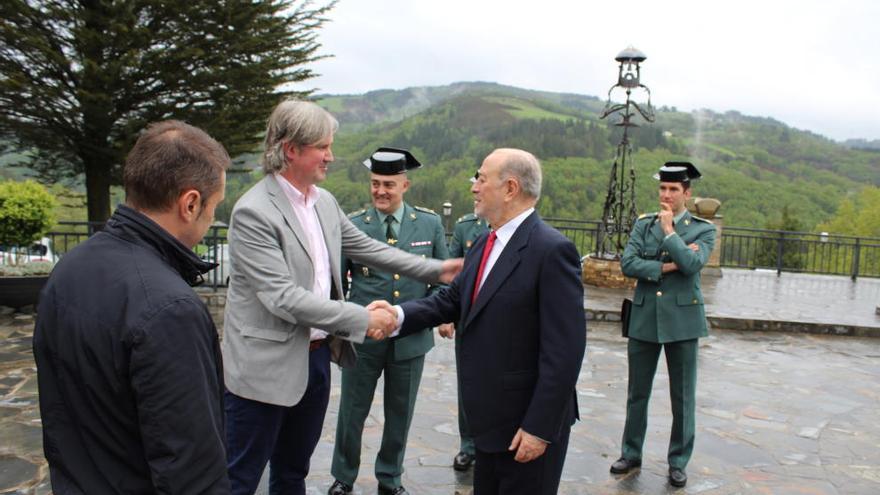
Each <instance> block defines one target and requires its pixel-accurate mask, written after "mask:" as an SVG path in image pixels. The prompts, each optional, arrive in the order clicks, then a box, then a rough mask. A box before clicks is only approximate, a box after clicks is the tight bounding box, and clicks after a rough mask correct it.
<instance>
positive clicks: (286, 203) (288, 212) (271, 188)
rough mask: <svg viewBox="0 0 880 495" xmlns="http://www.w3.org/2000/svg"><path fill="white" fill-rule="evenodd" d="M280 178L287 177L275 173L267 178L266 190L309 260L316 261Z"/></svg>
mask: <svg viewBox="0 0 880 495" xmlns="http://www.w3.org/2000/svg"><path fill="white" fill-rule="evenodd" d="M279 180H285V179H283V178H278V177H275V176H273V175H270V176H267V177H266V178H265V181H266V190H267V191H268V192H269V201H271V202H272V204H273V205H275V208H278V210H279V211H280V212H281V216H283V217H284V221H285V222H286V223H287V226H288V227H290V230H291V231H292V232H293V235H294V236H295V237H296V240H297V241H299V243H300V244H301V245H302V247H303V250H305V252H306V253H307V254H308V256H309V260H310V261H311V262H312V263H314V260H313V259H312V254H311V251H312V250H311V246H309V241H308V237H306V232H305V230H303V226H302V225H301V224H300V223H299V219H297V218H296V213H294V211H293V206H292V205H291V204H290V200H289V199H287V195H286V194H284V191H283V190H281V185H279V184H278V181H279Z"/></svg>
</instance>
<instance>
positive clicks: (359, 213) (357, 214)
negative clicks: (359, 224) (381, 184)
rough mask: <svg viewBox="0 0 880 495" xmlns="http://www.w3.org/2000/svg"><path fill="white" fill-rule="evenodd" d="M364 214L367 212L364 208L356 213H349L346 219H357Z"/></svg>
mask: <svg viewBox="0 0 880 495" xmlns="http://www.w3.org/2000/svg"><path fill="white" fill-rule="evenodd" d="M366 212H367V209H366V208H363V209H361V210H358V211H353V212H351V213H349V214H348V218H354V217H359V216H361V215H363V214H364V213H366Z"/></svg>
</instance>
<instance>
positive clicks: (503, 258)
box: [464, 212, 538, 327]
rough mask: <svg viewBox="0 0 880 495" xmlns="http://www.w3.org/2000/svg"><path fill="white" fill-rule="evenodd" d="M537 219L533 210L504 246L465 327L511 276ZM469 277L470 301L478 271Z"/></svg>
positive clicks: (471, 309) (477, 268) (468, 316)
mask: <svg viewBox="0 0 880 495" xmlns="http://www.w3.org/2000/svg"><path fill="white" fill-rule="evenodd" d="M537 220H538V213H537V212H533V213H532V214H531V215H529V216H528V217H526V219H525V220H523V223H521V224H520V226H519V227H518V228H517V229H516V232H514V234H513V237H511V238H510V241H509V242H508V243H507V245H506V246H504V250H503V251H501V255H500V256H499V257H498V260H497V261H496V262H495V265H494V266H493V267H492V271H490V272H489V275H488V276H487V277H486V281H485V282H483V287H481V288H480V292H479V293H478V294H477V300H476V301H474V305H473V307H472V308H470V310H469V311H468V314H467V321H466V322H465V325H464V326H465V327H467V324H468V323H470V322H471V321H472V320H473V319H474V317H475V316H476V315H477V314H478V313H479V312H480V310H482V309H483V308H484V307H485V306H486V304H488V302H489V301H490V300H491V299H492V296H493V295H494V294H495V292H497V291H498V289H500V288H501V286H502V285H504V282H505V281H506V280H507V279H508V278H509V277H510V275H511V274H512V273H513V270H514V269H515V268H516V267H517V265H519V263H520V261H521V258H522V257H521V255H520V251H522V250H523V249H525V248H526V246H528V243H529V236H530V235H531V233H532V229H533V228H534V227H535V224H536V223H537ZM480 258H482V249H481V250H480ZM476 270H479V262H478V263H477V265H476V269H475V271H476ZM469 278H470V279H471V288H470V291H469V293H468V302H469V301H470V294H471V293H472V292H473V286H474V285H475V284H476V278H477V276H476V273H474V275H473V276H471V277H469Z"/></svg>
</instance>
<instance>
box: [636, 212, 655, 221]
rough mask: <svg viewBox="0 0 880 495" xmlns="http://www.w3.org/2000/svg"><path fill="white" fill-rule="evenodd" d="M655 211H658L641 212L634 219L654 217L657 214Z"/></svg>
mask: <svg viewBox="0 0 880 495" xmlns="http://www.w3.org/2000/svg"><path fill="white" fill-rule="evenodd" d="M657 213H658V212H656V211H655V212H651V213H642V214H641V215H639V218H637V219H636V220H641V219H643V218H651V217H656V216H657Z"/></svg>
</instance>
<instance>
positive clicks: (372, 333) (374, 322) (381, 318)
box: [367, 301, 397, 340]
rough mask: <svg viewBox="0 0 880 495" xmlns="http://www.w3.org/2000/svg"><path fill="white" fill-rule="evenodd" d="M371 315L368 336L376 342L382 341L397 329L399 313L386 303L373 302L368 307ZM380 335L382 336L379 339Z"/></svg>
mask: <svg viewBox="0 0 880 495" xmlns="http://www.w3.org/2000/svg"><path fill="white" fill-rule="evenodd" d="M367 311H368V312H369V314H370V322H369V324H368V325H367V335H368V336H369V337H370V338H372V339H376V340H382V339H384V338H385V337H387V336H388V335H390V334H391V333H392V332H394V330H396V329H397V311H395V309H394V308H393V307H392V306H391V305H390V304H388V303H387V302H385V301H373V302H372V303H370V304H369V305H368V306H367ZM379 333H381V334H382V336H381V337H379V335H378V334H379Z"/></svg>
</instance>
